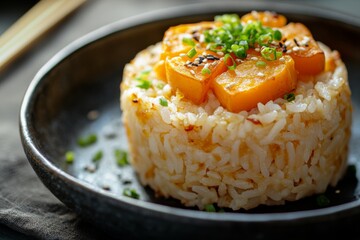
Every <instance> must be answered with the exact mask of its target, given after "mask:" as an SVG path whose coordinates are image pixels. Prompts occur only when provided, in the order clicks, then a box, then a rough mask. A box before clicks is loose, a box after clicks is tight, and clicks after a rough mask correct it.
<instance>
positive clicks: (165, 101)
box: [159, 98, 168, 107]
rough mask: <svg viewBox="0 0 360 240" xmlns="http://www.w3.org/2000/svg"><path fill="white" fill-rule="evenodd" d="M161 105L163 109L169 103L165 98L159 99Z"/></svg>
mask: <svg viewBox="0 0 360 240" xmlns="http://www.w3.org/2000/svg"><path fill="white" fill-rule="evenodd" d="M159 102H160V105H161V106H163V107H167V106H168V101H167V100H166V99H165V98H159Z"/></svg>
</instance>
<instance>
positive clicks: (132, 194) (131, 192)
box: [123, 188, 140, 199]
mask: <svg viewBox="0 0 360 240" xmlns="http://www.w3.org/2000/svg"><path fill="white" fill-rule="evenodd" d="M123 195H124V196H126V197H131V198H134V199H139V198H140V195H139V194H138V193H137V192H136V190H135V189H132V188H125V189H124V190H123Z"/></svg>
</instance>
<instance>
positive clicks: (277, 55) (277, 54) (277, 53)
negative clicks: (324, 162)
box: [275, 51, 282, 59]
mask: <svg viewBox="0 0 360 240" xmlns="http://www.w3.org/2000/svg"><path fill="white" fill-rule="evenodd" d="M275 55H276V58H275V59H279V58H281V57H282V52H281V51H276V53H275Z"/></svg>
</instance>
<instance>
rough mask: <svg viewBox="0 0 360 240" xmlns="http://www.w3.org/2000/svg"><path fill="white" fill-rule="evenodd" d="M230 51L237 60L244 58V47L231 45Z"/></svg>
mask: <svg viewBox="0 0 360 240" xmlns="http://www.w3.org/2000/svg"><path fill="white" fill-rule="evenodd" d="M231 50H232V51H233V52H234V53H235V55H236V56H237V57H239V58H246V55H247V54H246V50H245V48H244V46H239V45H237V44H233V45H231Z"/></svg>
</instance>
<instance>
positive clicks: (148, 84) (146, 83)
mask: <svg viewBox="0 0 360 240" xmlns="http://www.w3.org/2000/svg"><path fill="white" fill-rule="evenodd" d="M139 82H140V83H139V84H138V85H136V86H137V87H138V88H142V89H149V88H150V87H151V82H150V81H148V80H145V79H141V80H139Z"/></svg>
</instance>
